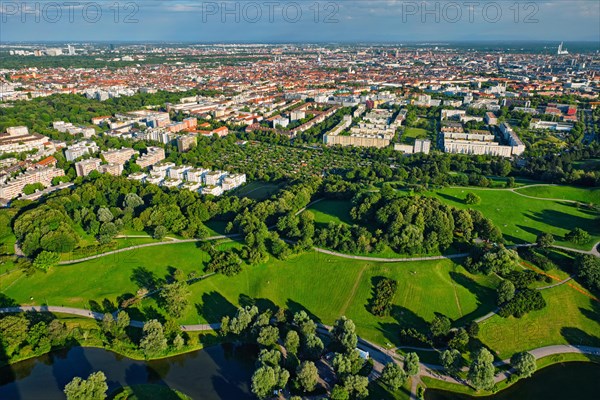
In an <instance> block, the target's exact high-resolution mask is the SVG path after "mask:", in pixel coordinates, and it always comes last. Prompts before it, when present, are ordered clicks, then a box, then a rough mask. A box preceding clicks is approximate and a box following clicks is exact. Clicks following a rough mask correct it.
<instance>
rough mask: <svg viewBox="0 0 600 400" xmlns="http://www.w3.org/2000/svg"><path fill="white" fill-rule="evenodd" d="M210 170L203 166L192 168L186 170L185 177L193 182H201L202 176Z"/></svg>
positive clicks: (202, 180)
mask: <svg viewBox="0 0 600 400" xmlns="http://www.w3.org/2000/svg"><path fill="white" fill-rule="evenodd" d="M208 172H210V171H209V170H207V169H204V168H192V169H189V170H187V172H186V179H187V181H188V182H194V183H200V184H201V183H202V182H204V176H205V175H206V174H207V173H208Z"/></svg>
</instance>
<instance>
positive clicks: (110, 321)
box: [102, 313, 116, 336]
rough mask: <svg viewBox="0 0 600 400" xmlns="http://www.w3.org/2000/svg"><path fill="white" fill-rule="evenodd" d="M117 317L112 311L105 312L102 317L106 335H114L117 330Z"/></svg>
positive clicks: (103, 330)
mask: <svg viewBox="0 0 600 400" xmlns="http://www.w3.org/2000/svg"><path fill="white" fill-rule="evenodd" d="M115 326H116V324H115V319H114V317H113V316H112V314H111V313H105V314H104V316H103V317H102V333H104V335H107V336H108V335H114V332H115Z"/></svg>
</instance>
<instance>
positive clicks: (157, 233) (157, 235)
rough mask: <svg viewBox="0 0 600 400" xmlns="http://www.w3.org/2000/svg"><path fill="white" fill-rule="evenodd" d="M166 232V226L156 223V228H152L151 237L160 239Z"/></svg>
mask: <svg viewBox="0 0 600 400" xmlns="http://www.w3.org/2000/svg"><path fill="white" fill-rule="evenodd" d="M167 233H168V231H167V228H165V227H164V226H162V225H158V226H157V227H156V228H154V234H153V235H152V237H153V238H154V239H157V240H162V239H164V237H165V236H167Z"/></svg>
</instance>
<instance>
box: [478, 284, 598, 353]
mask: <svg viewBox="0 0 600 400" xmlns="http://www.w3.org/2000/svg"><path fill="white" fill-rule="evenodd" d="M569 283H570V284H571V285H573V286H575V287H576V288H578V289H580V286H579V285H578V284H577V283H575V282H569ZM542 294H543V296H544V299H545V300H546V303H547V306H546V307H545V308H544V309H542V310H540V311H534V312H531V313H529V314H527V315H525V316H524V317H522V318H514V317H509V318H502V317H500V316H497V315H496V316H494V317H492V318H490V319H488V320H486V321H484V322H482V323H481V324H480V328H481V330H480V333H479V338H480V339H481V341H482V342H483V343H484V344H485V345H486V346H489V347H490V348H491V349H494V350H495V351H497V352H498V353H499V356H500V357H501V358H503V359H505V358H509V357H510V356H511V355H512V354H513V353H515V352H517V351H521V350H530V349H534V348H537V347H543V346H550V345H555V344H581V345H590V346H600V335H599V332H600V303H599V302H598V301H597V300H593V299H591V298H590V297H588V296H586V295H584V294H582V293H580V292H579V291H578V290H576V289H575V288H574V287H572V286H570V285H569V284H564V285H561V286H557V287H555V288H552V289H547V290H544V291H542Z"/></svg>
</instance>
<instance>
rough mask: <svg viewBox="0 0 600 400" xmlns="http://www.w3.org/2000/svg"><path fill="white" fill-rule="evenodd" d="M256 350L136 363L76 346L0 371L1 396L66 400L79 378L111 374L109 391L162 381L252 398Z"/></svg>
mask: <svg viewBox="0 0 600 400" xmlns="http://www.w3.org/2000/svg"><path fill="white" fill-rule="evenodd" d="M255 359H256V350H255V349H253V348H247V347H233V346H232V345H220V346H213V347H209V348H206V349H203V350H198V351H194V352H191V353H187V354H183V355H180V356H176V357H170V358H165V359H162V360H154V361H147V362H146V361H136V360H131V359H129V358H126V357H123V356H120V355H118V354H115V353H112V352H110V351H107V350H104V349H97V348H85V347H73V348H71V349H67V350H62V351H55V352H52V353H49V354H46V355H44V356H41V357H37V358H33V359H29V360H26V361H22V362H19V363H16V364H13V365H11V366H9V367H4V368H2V369H0V399H3V400H37V399H39V400H53V399H60V400H64V398H65V396H64V394H63V388H64V386H65V385H66V384H67V383H69V382H70V381H71V379H73V377H75V376H81V377H87V376H88V375H89V374H90V373H92V372H95V371H103V372H104V373H105V374H106V378H107V383H108V387H109V393H111V392H113V391H114V390H116V389H118V388H120V387H122V386H130V385H136V384H148V383H150V384H161V385H166V386H168V387H170V388H172V389H177V390H179V391H181V392H183V393H185V394H187V395H188V396H190V397H192V398H194V399H215V400H216V399H240V400H244V399H253V398H254V397H253V396H252V394H251V392H250V377H251V375H252V372H253V369H254V360H255Z"/></svg>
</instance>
